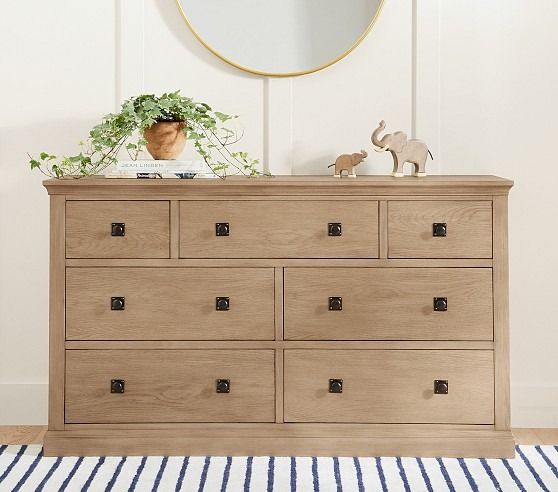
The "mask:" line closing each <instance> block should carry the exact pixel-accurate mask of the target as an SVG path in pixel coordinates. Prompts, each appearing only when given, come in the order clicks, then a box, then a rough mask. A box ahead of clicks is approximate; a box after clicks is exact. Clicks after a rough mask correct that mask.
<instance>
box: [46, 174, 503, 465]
mask: <svg viewBox="0 0 558 492" xmlns="http://www.w3.org/2000/svg"><path fill="white" fill-rule="evenodd" d="M512 184H513V183H512V182H511V181H509V180H505V179H501V178H496V177H491V176H429V177H426V178H423V179H416V178H411V177H409V178H403V179H397V178H392V177H387V176H359V177H358V178H356V179H351V180H349V179H342V180H339V179H335V178H332V177H329V176H305V177H300V176H289V177H275V178H263V179H243V178H232V179H227V180H107V179H103V178H86V179H83V180H58V181H56V180H54V181H52V180H48V181H46V182H45V186H46V187H47V189H48V191H49V193H50V194H52V195H53V204H55V205H54V208H56V210H57V211H58V212H57V213H60V212H61V215H58V216H57V215H56V214H53V215H52V216H51V220H52V224H51V226H52V228H53V229H52V233H53V235H54V236H56V237H55V238H54V239H52V241H53V243H52V244H54V245H55V247H54V248H53V251H56V255H55V256H54V257H51V271H54V272H55V273H54V275H53V276H52V277H51V345H50V353H51V392H50V404H51V408H50V412H51V415H50V417H49V425H50V427H49V431H48V432H47V435H46V438H45V453H46V455H53V454H57V455H99V454H101V455H111V454H112V455H114V454H116V455H119V454H120V455H122V454H123V455H132V454H139V455H145V454H159V455H172V454H175V455H176V454H182V455H196V454H202V455H223V454H225V455H262V454H263V455H283V456H285V455H287V456H288V455H306V456H308V455H315V456H323V455H327V456H331V455H337V456H339V455H341V456H343V455H346V456H355V455H384V456H387V455H407V456H409V455H410V456H413V455H415V456H417V455H420V456H440V455H443V456H465V457H467V456H469V457H478V456H485V457H511V456H513V454H514V447H513V446H514V441H513V437H512V435H511V432H510V430H509V362H508V360H507V358H508V357H509V342H508V339H507V336H508V333H507V330H508V321H507V320H508V313H507V302H508V300H507V244H506V243H507V230H506V222H507V194H508V191H509V189H510V187H511V186H512ZM493 202H494V207H492V203H493ZM65 204H67V207H68V208H67V215H66V217H67V218H68V224H65V223H64V218H65V217H64V215H65V214H64V207H65ZM82 212H83V213H82ZM115 213H119V214H120V213H129V214H130V215H129V216H126V217H118V218H117V217H116V216H115ZM224 214H226V217H223V216H222V215H224ZM438 215H441V217H439V216H438ZM70 221H71V224H70ZM221 221H223V222H229V224H230V226H231V235H230V236H229V237H225V238H218V237H215V222H221ZM438 221H439V222H446V223H448V237H446V238H432V223H433V222H438ZM112 222H125V223H126V228H127V229H126V234H127V235H126V236H125V237H127V238H128V239H129V240H131V241H130V244H128V245H126V247H122V248H120V249H119V248H118V247H117V246H115V244H116V243H115V242H114V241H112V240H118V239H124V238H113V237H111V236H110V224H111V223H112ZM329 222H341V223H342V224H343V234H342V236H341V237H329V236H327V224H328V223H329ZM492 225H494V227H492ZM132 226H133V227H132ZM140 230H141V231H142V232H141V234H140V232H138V231H140ZM65 232H68V234H69V235H71V234H74V239H71V238H69V239H68V241H67V242H66V240H65V236H64V234H65ZM394 238H395V242H394ZM185 239H186V240H187V241H186V242H185ZM220 240H221V242H218V241H220ZM222 240H224V242H223V241H222ZM440 240H441V242H438V243H435V242H433V241H440ZM120 244H122V243H120ZM65 245H67V246H68V247H69V249H68V255H67V256H66V258H65V255H64V247H65ZM72 248H74V252H72ZM75 251H77V253H75ZM65 269H66V272H67V273H66V275H67V278H65V277H64V273H65ZM492 269H493V270H492ZM260 272H261V274H260ZM66 281H67V285H66ZM290 281H291V282H290ZM492 283H493V284H494V287H493V289H492V287H491V285H492ZM289 284H290V285H291V288H290V290H289ZM53 286H54V287H53ZM227 286H228V287H230V288H231V290H234V292H235V294H234V295H235V296H236V295H238V294H239V293H243V296H242V301H239V300H238V299H236V298H235V297H233V295H231V294H230V293H221V292H220V293H216V292H214V290H212V289H219V290H220V289H221V288H223V287H227ZM117 287H118V288H119V290H121V288H122V289H123V288H124V287H126V288H130V290H127V291H126V293H125V297H126V309H125V310H124V311H116V312H112V313H111V312H110V310H109V307H110V305H109V302H110V297H112V296H119V295H121V294H117V293H115V292H112V290H113V289H114V288H117ZM66 288H67V295H68V299H67V307H66V309H67V313H66V314H69V313H73V314H72V319H70V317H68V320H67V322H68V326H67V330H68V338H69V339H68V340H65V333H64V316H65V313H64V302H65V301H66V300H65V299H64V296H65V289H66ZM331 288H335V289H341V288H343V289H346V291H344V292H343V293H342V294H341V295H342V296H343V301H344V302H343V310H342V311H340V312H334V313H331V312H329V310H327V312H320V309H321V308H323V306H322V304H325V305H326V306H327V304H326V303H327V297H329V296H330V295H339V293H336V294H333V293H332V292H329V291H330V289H331ZM442 289H444V292H443V293H442V292H438V290H442ZM434 291H436V293H434ZM138 292H139V293H141V298H140V297H138V296H137V293H138ZM53 293H54V294H56V295H54V294H53ZM208 293H210V296H211V303H210V304H208V303H207V299H206V297H207V294H208ZM217 296H228V297H230V298H231V310H230V311H226V312H215V311H214V308H215V304H214V303H215V297H217ZM318 297H319V299H318ZM433 297H448V311H447V312H437V313H434V312H433V309H432V302H433V300H432V298H433ZM323 298H325V301H324V299H323ZM52 299H54V301H52ZM245 299H247V300H248V301H249V304H243V303H244V301H245ZM259 299H261V300H262V302H263V305H264V309H263V312H262V310H261V309H259V308H258V309H256V307H258V306H259V307H261V305H262V302H260V301H259ZM248 301H246V302H248ZM354 301H358V302H357V304H354ZM204 303H205V304H204ZM239 303H240V304H239ZM192 306H194V308H193V307H192ZM200 306H205V307H206V308H208V306H210V308H211V309H209V308H208V309H206V311H203V309H201V307H200ZM316 306H319V308H318V309H317V307H316ZM76 307H77V311H76ZM235 307H236V309H237V311H235ZM132 308H133V309H132ZM284 310H285V312H284ZM210 311H211V312H210ZM289 313H291V314H289ZM217 314H219V315H226V316H227V318H226V319H227V320H233V321H232V323H229V322H227V323H226V324H219V323H217V321H216V320H217V318H215V317H214V316H213V315H217ZM112 315H120V316H121V317H120V318H119V320H120V321H118V322H116V323H115V322H114V319H115V318H114V317H113V316H112ZM122 315H123V316H122ZM329 315H340V317H339V316H337V317H335V318H331V316H329ZM435 315H439V316H440V317H439V318H437V317H435ZM235 316H236V317H235ZM289 316H291V320H290V319H289ZM292 316H294V318H292ZM53 319H54V320H55V322H54V323H53V322H52V320H53ZM221 319H222V318H218V320H221ZM293 319H294V321H295V322H294V323H293V322H292V320H293ZM332 319H333V320H334V321H335V322H332ZM440 320H442V321H440ZM284 325H285V326H284ZM53 327H55V328H54V332H53V331H52V330H53ZM289 331H290V332H291V333H289ZM290 334H293V336H292V338H291V339H287V340H285V339H284V338H287V337H289V336H290ZM74 336H75V337H74ZM314 338H315V340H314ZM66 357H67V361H66ZM65 370H66V371H67V372H66V373H65V372H64V371H65ZM222 372H226V374H223V373H222ZM333 372H335V374H333ZM65 374H66V375H65ZM217 378H229V379H231V383H232V384H231V393H229V394H217V393H215V379H217ZM330 378H342V379H343V380H344V391H343V393H342V394H339V395H335V394H330V393H329V392H328V379H330ZM65 379H66V387H65ZM110 379H125V380H126V381H127V383H126V392H125V393H124V394H122V395H117V394H111V393H110ZM434 379H448V380H449V394H448V395H434V394H433V380H434ZM223 397H224V398H225V399H223ZM53 403H54V404H53ZM65 403H66V404H67V406H66V414H64V404H65ZM285 421H287V422H285ZM289 421H291V422H290V423H289ZM343 422H351V423H343ZM357 422H361V423H357ZM372 422H380V423H372Z"/></svg>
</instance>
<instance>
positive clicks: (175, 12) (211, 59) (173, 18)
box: [156, 0, 261, 79]
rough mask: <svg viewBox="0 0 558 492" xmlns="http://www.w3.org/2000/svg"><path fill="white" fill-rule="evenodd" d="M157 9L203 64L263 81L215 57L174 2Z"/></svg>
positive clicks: (238, 75)
mask: <svg viewBox="0 0 558 492" xmlns="http://www.w3.org/2000/svg"><path fill="white" fill-rule="evenodd" d="M156 5H157V9H158V10H159V13H160V14H161V18H162V19H163V21H164V22H165V24H166V25H167V27H168V28H169V30H170V32H171V33H172V35H173V36H174V38H175V39H176V40H177V41H178V42H179V43H180V44H181V45H182V46H184V47H185V48H186V49H187V50H188V51H189V52H190V53H193V54H194V55H195V56H196V57H197V58H199V59H200V60H201V61H202V62H203V63H205V64H207V65H211V66H212V67H214V68H217V69H219V70H221V71H222V72H224V73H226V74H230V75H235V76H237V77H244V78H251V79H261V76H259V75H255V74H251V73H249V72H244V71H243V70H240V69H238V68H235V67H233V66H232V65H229V64H228V63H226V62H225V61H223V60H221V59H220V58H219V57H218V56H216V55H214V54H213V53H212V52H211V51H209V50H208V49H207V48H206V47H205V46H203V45H202V44H201V43H200V42H199V41H198V40H197V39H196V37H195V36H194V34H193V33H192V31H191V30H190V28H189V27H188V25H187V24H186V22H185V21H184V19H183V18H182V14H181V13H180V10H179V9H178V6H177V5H176V2H175V1H174V0H167V1H164V2H156Z"/></svg>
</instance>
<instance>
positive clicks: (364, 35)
mask: <svg viewBox="0 0 558 492" xmlns="http://www.w3.org/2000/svg"><path fill="white" fill-rule="evenodd" d="M175 1H176V5H177V7H178V10H179V11H180V14H181V15H182V18H183V19H184V22H186V25H187V26H188V28H189V29H190V31H192V34H193V35H194V36H195V37H196V39H197V40H198V41H199V42H200V43H201V44H202V45H203V46H205V47H206V48H207V49H208V50H209V51H210V52H211V53H213V54H214V55H215V56H217V57H218V58H220V59H221V60H223V61H224V62H226V63H228V64H229V65H232V66H233V67H235V68H238V69H240V70H243V71H244V72H249V73H253V74H255V75H265V76H267V77H296V76H299V75H307V74H309V73H314V72H318V71H320V70H323V69H324V68H327V67H329V66H331V65H333V64H335V63H337V62H338V61H339V60H342V59H343V58H345V57H346V56H347V55H348V54H349V53H350V52H351V51H353V50H354V49H355V48H356V47H357V46H358V45H359V44H360V43H361V42H362V40H363V39H364V38H365V37H366V36H367V35H368V33H369V32H370V31H371V30H372V28H373V27H374V24H375V23H376V21H377V20H378V17H379V16H380V14H381V12H382V9H383V7H384V2H385V0H380V3H379V5H378V10H376V13H375V14H374V17H373V18H372V20H371V21H370V24H369V25H368V27H367V28H366V30H365V31H364V32H363V33H362V35H361V36H360V37H359V38H358V39H357V40H356V41H355V43H354V44H353V45H352V46H351V47H350V48H349V49H348V50H346V51H345V52H344V53H341V54H340V55H339V56H338V57H336V58H334V59H333V60H331V61H330V62H328V63H324V64H322V65H319V66H317V67H314V68H311V69H309V70H303V71H300V72H285V73H273V72H261V71H259V70H254V69H252V68H248V67H244V66H242V65H239V64H238V63H236V62H234V61H232V60H230V59H229V58H226V57H225V56H223V55H222V54H221V53H219V52H218V51H217V50H215V49H213V48H212V47H211V46H209V44H207V43H206V42H205V41H204V40H203V38H202V37H201V36H200V35H199V34H198V32H197V31H196V30H195V29H194V26H192V24H191V23H190V21H189V20H188V16H187V15H186V12H184V9H183V8H182V5H181V4H180V0H175Z"/></svg>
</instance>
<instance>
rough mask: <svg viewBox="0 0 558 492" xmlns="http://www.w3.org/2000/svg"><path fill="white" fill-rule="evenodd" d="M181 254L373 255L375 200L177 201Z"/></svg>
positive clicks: (225, 255) (247, 255) (205, 255)
mask: <svg viewBox="0 0 558 492" xmlns="http://www.w3.org/2000/svg"><path fill="white" fill-rule="evenodd" d="M216 224H222V231H221V234H227V235H219V236H218V235H217V227H218V226H216ZM224 224H226V226H225V225H224ZM337 224H340V228H339V226H338V225H337ZM339 233H340V235H338V234H339ZM180 256H181V257H182V258H377V257H378V202H376V201H362V200H359V201H327V200H323V201H318V200H304V201H302V200H300V201H296V200H295V201H240V200H239V201H234V200H232V201H230V200H229V201H203V202H196V201H188V202H181V204H180Z"/></svg>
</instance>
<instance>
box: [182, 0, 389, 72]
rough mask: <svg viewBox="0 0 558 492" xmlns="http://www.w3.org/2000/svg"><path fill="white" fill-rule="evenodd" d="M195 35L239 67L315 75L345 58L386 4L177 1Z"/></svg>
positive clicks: (356, 0) (370, 0)
mask: <svg viewBox="0 0 558 492" xmlns="http://www.w3.org/2000/svg"><path fill="white" fill-rule="evenodd" d="M176 1H177V4H178V7H179V8H180V11H181V12H182V15H183V16H184V19H185V20H186V23H187V24H188V26H189V27H190V29H191V30H192V32H193V33H194V35H195V36H196V37H197V38H198V39H199V40H200V41H201V42H202V43H203V44H204V45H205V46H206V47H207V48H208V49H209V50H211V51H212V52H213V53H215V54H216V55H217V56H219V57H220V58H222V59H223V60H225V61H226V62H228V63H230V64H231V65H234V66H235V67H237V68H240V69H242V70H246V71H248V72H252V73H257V74H261V75H274V76H289V75H301V74H305V73H310V72H315V71H316V70H320V69H322V68H325V67H327V66H329V65H331V64H333V63H335V62H336V61H338V60H340V59H341V58H343V57H344V56H345V55H347V54H348V53H349V52H350V51H351V50H353V49H354V48H355V47H356V46H357V45H358V44H359V43H360V41H362V39H363V38H364V37H365V36H366V34H368V31H370V29H371V28H372V26H373V25H374V21H375V20H376V18H377V17H378V15H379V13H380V10H381V8H382V4H383V1H384V0H351V1H349V2H345V1H343V0H176Z"/></svg>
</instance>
